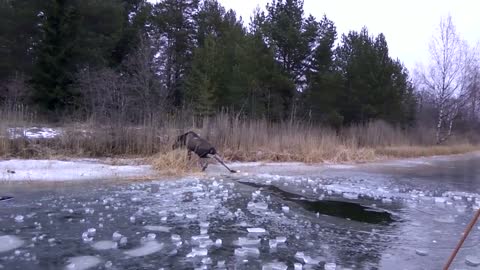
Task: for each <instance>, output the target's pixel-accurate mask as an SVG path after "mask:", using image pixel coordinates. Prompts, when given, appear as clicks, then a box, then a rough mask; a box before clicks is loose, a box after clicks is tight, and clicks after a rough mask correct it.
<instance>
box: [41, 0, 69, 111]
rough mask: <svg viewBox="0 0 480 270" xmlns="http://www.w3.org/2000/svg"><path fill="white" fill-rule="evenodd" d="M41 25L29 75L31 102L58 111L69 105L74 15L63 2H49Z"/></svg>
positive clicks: (51, 0)
mask: <svg viewBox="0 0 480 270" xmlns="http://www.w3.org/2000/svg"><path fill="white" fill-rule="evenodd" d="M48 4H49V5H48V7H47V9H46V10H45V15H44V20H43V22H42V25H41V33H42V38H41V41H40V44H39V47H38V48H37V59H36V64H35V69H34V73H33V80H32V81H33V85H34V86H35V92H34V93H33V101H34V103H35V104H36V105H38V106H40V107H41V108H42V109H46V110H48V111H55V112H59V111H61V110H64V109H66V108H67V107H68V106H69V105H71V104H72V103H73V99H74V97H75V93H73V92H72V91H70V89H69V88H68V87H69V85H70V84H71V83H72V80H73V72H74V65H75V63H72V61H71V59H72V56H73V52H74V48H75V45H76V42H77V27H78V13H77V12H76V11H75V9H74V7H73V6H72V5H71V3H69V1H67V0H50V2H49V3H48Z"/></svg>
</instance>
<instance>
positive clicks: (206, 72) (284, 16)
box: [0, 0, 417, 127]
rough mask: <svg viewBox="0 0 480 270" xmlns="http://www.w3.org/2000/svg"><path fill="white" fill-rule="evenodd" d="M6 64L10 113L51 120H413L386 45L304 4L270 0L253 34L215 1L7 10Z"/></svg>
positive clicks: (13, 6) (6, 0) (28, 0)
mask: <svg viewBox="0 0 480 270" xmlns="http://www.w3.org/2000/svg"><path fill="white" fill-rule="evenodd" d="M247 25H248V26H247ZM0 59H1V60H0V98H1V102H2V104H3V106H18V105H20V104H22V105H28V106H29V107H30V108H32V109H35V110H37V111H38V112H40V113H41V114H42V115H45V116H47V117H48V118H50V119H52V120H62V119H64V118H65V117H72V118H79V119H91V118H93V119H96V120H99V121H112V120H118V121H128V122H132V123H135V122H141V121H144V120H145V119H158V121H161V119H162V116H165V115H169V114H173V113H175V112H177V111H183V112H188V113H191V114H193V115H196V116H200V117H203V116H211V115H215V114H217V113H219V112H221V111H228V112H231V113H234V114H235V115H239V116H242V117H246V118H250V119H259V118H265V119H267V120H270V121H282V120H293V119H295V120H306V121H312V122H318V123H323V124H328V125H332V126H334V127H340V126H342V125H349V124H353V123H366V122H368V121H371V120H376V119H381V120H385V121H387V122H390V123H392V124H395V125H401V126H408V125H411V124H413V123H414V121H415V117H416V108H417V105H416V102H417V99H416V98H415V94H414V87H413V84H412V82H411V79H410V77H409V74H408V72H407V69H406V68H405V67H404V66H403V65H402V63H401V61H400V60H398V59H392V58H391V57H390V55H389V51H388V45H387V41H386V39H385V36H384V35H382V34H379V35H377V36H373V35H371V34H370V33H369V32H368V29H367V28H363V29H361V30H360V31H351V32H349V33H348V34H345V35H342V36H341V37H339V35H338V33H337V31H336V27H335V23H334V22H333V21H331V20H329V19H328V17H326V16H324V17H322V18H315V17H313V16H311V15H308V14H306V13H305V11H304V9H303V1H302V0H278V1H276V0H273V1H272V2H271V3H270V4H268V5H267V6H266V9H265V11H260V10H257V11H256V12H255V13H254V14H252V17H251V18H249V23H248V24H247V23H245V22H244V21H243V19H242V18H239V16H237V15H236V14H235V12H234V11H232V10H226V9H225V8H224V7H222V6H221V5H220V4H219V3H218V2H216V1H215V0H202V1H200V0H163V1H160V2H159V3H157V4H151V3H149V2H147V1H143V0H101V1H99V0H0Z"/></svg>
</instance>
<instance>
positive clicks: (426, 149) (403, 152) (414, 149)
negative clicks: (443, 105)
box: [375, 144, 480, 158]
mask: <svg viewBox="0 0 480 270" xmlns="http://www.w3.org/2000/svg"><path fill="white" fill-rule="evenodd" d="M474 151H480V146H479V145H472V144H453V145H435V146H418V145H417V146H391V147H385V148H379V149H376V150H375V153H376V155H378V156H385V157H388V158H412V157H426V156H440V155H456V154H463V153H468V152H474Z"/></svg>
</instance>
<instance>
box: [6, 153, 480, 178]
mask: <svg viewBox="0 0 480 270" xmlns="http://www.w3.org/2000/svg"><path fill="white" fill-rule="evenodd" d="M476 155H480V151H479V150H475V151H471V152H465V153H456V154H447V155H431V156H419V157H408V158H395V157H387V156H384V157H381V158H380V157H379V158H377V159H375V160H369V161H351V162H322V163H306V162H295V161H287V162H285V161H254V162H244V161H236V162H228V165H229V166H230V167H231V168H232V169H236V170H239V173H246V174H248V173H249V172H256V173H262V171H265V172H275V171H277V170H278V171H279V172H282V170H283V171H285V170H288V169H292V170H294V169H297V170H301V169H309V170H317V171H322V170H329V169H330V170H332V169H333V170H338V169H340V170H348V169H353V168H357V167H359V166H365V165H366V166H375V165H385V164H386V165H392V166H395V165H396V164H397V165H398V164H403V165H402V166H405V164H413V165H415V164H419V165H421V164H426V163H428V162H431V161H435V160H442V159H445V158H449V159H454V158H460V157H463V156H465V157H468V156H476ZM147 160H148V159H146V158H145V159H139V158H137V159H127V158H119V159H115V158H98V159H95V158H65V159H62V160H60V159H49V160H46V159H10V160H2V161H0V184H2V183H33V182H50V183H51V182H76V181H82V182H86V181H149V180H161V179H164V178H172V177H176V178H183V177H192V176H203V177H208V176H213V175H219V174H220V175H222V174H226V172H225V171H224V168H223V167H222V166H220V165H219V164H216V163H212V164H210V165H209V167H208V168H207V171H206V172H199V171H198V169H197V171H195V169H196V167H195V164H193V165H192V166H194V167H190V168H188V167H187V168H188V170H186V171H177V172H176V173H169V172H168V171H162V170H158V169H155V168H154V165H152V164H148V162H147ZM194 160H195V159H194ZM185 167H186V166H185Z"/></svg>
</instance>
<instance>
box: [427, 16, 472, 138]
mask: <svg viewBox="0 0 480 270" xmlns="http://www.w3.org/2000/svg"><path fill="white" fill-rule="evenodd" d="M429 51H430V62H429V65H428V67H427V68H426V70H425V69H422V70H421V71H420V72H419V75H420V84H421V87H422V88H423V89H425V90H426V91H428V92H429V94H430V95H431V96H432V98H433V101H434V104H435V107H436V110H437V117H436V138H435V141H436V143H437V144H441V143H443V142H444V141H446V140H447V139H448V138H449V137H450V136H451V134H452V128H453V123H454V120H455V118H456V117H457V116H458V114H459V112H460V110H461V108H462V107H463V106H464V105H465V103H466V101H467V98H468V95H469V93H468V87H467V85H468V83H467V79H466V77H467V73H468V67H469V65H471V63H472V60H473V59H472V57H471V54H470V53H469V51H468V46H467V45H466V43H465V42H464V41H462V40H461V38H460V36H459V35H458V33H457V31H456V28H455V25H454V24H453V21H452V18H451V16H448V17H446V18H442V19H441V21H440V24H439V27H438V32H437V33H436V34H435V35H434V36H433V38H432V40H431V42H430V45H429Z"/></svg>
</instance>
